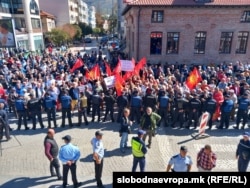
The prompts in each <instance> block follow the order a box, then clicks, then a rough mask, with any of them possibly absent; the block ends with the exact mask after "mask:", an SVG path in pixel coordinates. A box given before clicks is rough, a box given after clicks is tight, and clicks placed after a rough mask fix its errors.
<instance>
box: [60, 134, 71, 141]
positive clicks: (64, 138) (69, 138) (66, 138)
mask: <svg viewBox="0 0 250 188" xmlns="http://www.w3.org/2000/svg"><path fill="white" fill-rule="evenodd" d="M62 139H63V140H66V141H68V142H70V141H71V136H70V135H66V136H64V137H62Z"/></svg>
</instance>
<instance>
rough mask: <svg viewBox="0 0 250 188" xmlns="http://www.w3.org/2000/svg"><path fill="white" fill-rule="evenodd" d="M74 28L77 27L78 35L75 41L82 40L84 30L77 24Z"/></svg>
mask: <svg viewBox="0 0 250 188" xmlns="http://www.w3.org/2000/svg"><path fill="white" fill-rule="evenodd" d="M74 27H75V29H76V35H75V37H74V38H75V39H78V40H79V39H81V38H82V30H81V28H80V27H79V25H77V24H74Z"/></svg>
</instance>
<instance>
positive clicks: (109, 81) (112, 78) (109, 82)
mask: <svg viewBox="0 0 250 188" xmlns="http://www.w3.org/2000/svg"><path fill="white" fill-rule="evenodd" d="M104 82H105V84H106V86H107V88H108V89H109V88H112V87H114V85H115V76H109V77H106V78H104Z"/></svg>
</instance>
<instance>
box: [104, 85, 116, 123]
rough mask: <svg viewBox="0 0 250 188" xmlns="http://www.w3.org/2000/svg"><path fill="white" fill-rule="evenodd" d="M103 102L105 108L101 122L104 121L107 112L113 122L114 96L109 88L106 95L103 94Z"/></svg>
mask: <svg viewBox="0 0 250 188" xmlns="http://www.w3.org/2000/svg"><path fill="white" fill-rule="evenodd" d="M104 102H105V105H106V108H105V115H104V118H103V122H105V121H106V118H107V115H108V113H109V114H110V118H111V121H112V122H115V120H114V104H115V102H116V100H115V98H114V96H113V95H112V90H111V89H110V90H109V91H108V93H107V95H105V96H104Z"/></svg>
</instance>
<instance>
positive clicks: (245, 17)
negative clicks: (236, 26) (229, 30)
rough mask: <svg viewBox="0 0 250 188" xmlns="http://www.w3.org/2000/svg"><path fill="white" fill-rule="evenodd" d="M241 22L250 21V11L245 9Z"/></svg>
mask: <svg viewBox="0 0 250 188" xmlns="http://www.w3.org/2000/svg"><path fill="white" fill-rule="evenodd" d="M240 21H241V22H250V11H245V12H244V13H243V15H242V16H241V19H240Z"/></svg>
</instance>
